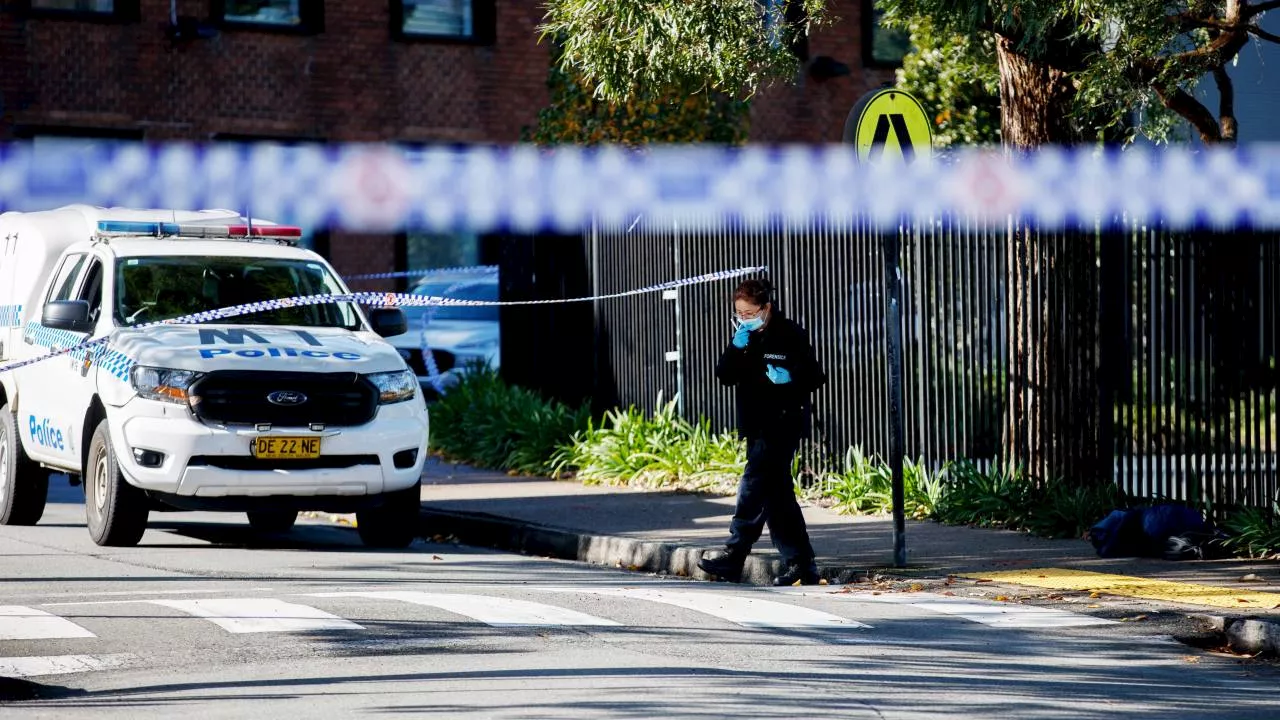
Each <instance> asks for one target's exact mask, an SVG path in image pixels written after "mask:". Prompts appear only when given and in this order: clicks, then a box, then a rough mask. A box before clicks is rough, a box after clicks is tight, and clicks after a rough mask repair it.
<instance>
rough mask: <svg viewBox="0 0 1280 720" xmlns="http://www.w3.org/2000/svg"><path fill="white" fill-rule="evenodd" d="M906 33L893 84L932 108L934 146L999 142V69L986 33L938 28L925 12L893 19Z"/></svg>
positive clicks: (994, 43) (992, 38)
mask: <svg viewBox="0 0 1280 720" xmlns="http://www.w3.org/2000/svg"><path fill="white" fill-rule="evenodd" d="M894 22H895V23H896V24H897V26H899V27H901V28H903V29H905V30H907V31H908V32H910V34H911V51H910V52H909V53H907V56H906V57H905V58H903V60H902V67H901V68H899V69H898V73H897V74H898V87H900V88H902V89H903V90H906V91H907V92H909V93H911V94H912V95H915V96H916V98H918V99H919V100H920V102H921V104H922V105H924V107H926V108H928V110H929V112H931V113H933V114H934V119H933V121H934V128H933V141H934V144H935V145H936V146H938V147H948V146H951V145H992V144H997V143H999V142H1000V70H999V67H998V66H997V64H996V42H995V36H994V35H992V34H991V33H980V34H961V33H955V32H945V31H940V30H939V29H938V28H937V25H936V23H934V22H933V21H932V20H931V19H929V18H927V17H911V18H907V19H898V20H896V21H894Z"/></svg>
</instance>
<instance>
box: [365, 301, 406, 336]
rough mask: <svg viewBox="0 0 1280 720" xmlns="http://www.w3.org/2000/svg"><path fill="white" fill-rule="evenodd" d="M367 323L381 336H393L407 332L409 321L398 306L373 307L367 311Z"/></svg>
mask: <svg viewBox="0 0 1280 720" xmlns="http://www.w3.org/2000/svg"><path fill="white" fill-rule="evenodd" d="M369 324H370V325H372V326H373V331H374V332H376V333H378V334H379V335H381V336H382V337H394V336H396V335H403V334H405V333H407V332H409V321H408V320H406V319H405V317H404V311H403V310H401V309H400V308H374V309H372V310H370V311H369Z"/></svg>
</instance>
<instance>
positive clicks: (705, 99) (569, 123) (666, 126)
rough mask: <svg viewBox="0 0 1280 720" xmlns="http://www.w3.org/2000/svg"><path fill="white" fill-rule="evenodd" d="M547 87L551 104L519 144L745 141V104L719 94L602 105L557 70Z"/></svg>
mask: <svg viewBox="0 0 1280 720" xmlns="http://www.w3.org/2000/svg"><path fill="white" fill-rule="evenodd" d="M547 84H548V87H549V88H550V90H551V104H550V105H549V106H547V107H546V108H544V109H543V110H542V111H540V112H539V113H538V125H537V127H536V128H535V129H534V130H533V131H532V132H529V131H528V130H527V129H526V132H525V133H524V138H523V139H524V140H526V141H532V142H536V143H538V144H539V145H557V144H562V143H573V144H578V145H596V144H600V143H611V144H622V145H629V146H637V145H643V144H646V143H651V142H663V143H721V144H740V143H742V142H744V141H746V138H747V118H748V111H749V105H748V103H747V102H745V101H742V100H735V99H732V98H729V97H726V96H724V95H722V94H717V93H707V92H701V93H693V94H689V93H681V92H673V91H670V90H667V91H665V92H664V91H657V90H651V89H649V88H641V89H638V90H637V91H636V92H635V93H634V94H632V95H630V96H628V97H627V98H626V99H624V100H618V101H610V100H603V99H601V98H598V97H596V96H595V95H594V94H593V93H592V92H591V90H590V89H589V88H588V87H587V84H586V82H585V81H584V79H583V77H582V74H581V73H580V72H578V71H575V70H566V69H564V68H563V67H561V66H559V65H557V64H553V65H552V66H551V70H550V77H549V79H548V83H547Z"/></svg>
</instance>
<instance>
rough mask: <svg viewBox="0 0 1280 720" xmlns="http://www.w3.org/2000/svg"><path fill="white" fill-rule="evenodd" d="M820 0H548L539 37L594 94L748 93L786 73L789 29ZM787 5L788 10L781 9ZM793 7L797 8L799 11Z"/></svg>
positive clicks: (822, 2)
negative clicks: (555, 45) (553, 44)
mask: <svg viewBox="0 0 1280 720" xmlns="http://www.w3.org/2000/svg"><path fill="white" fill-rule="evenodd" d="M826 5H827V2H826V0H778V1H775V2H767V3H762V2H761V1H760V0H699V1H697V2H690V1H689V0H609V1H608V2H599V1H598V0H548V2H547V14H546V18H545V22H544V24H543V25H542V26H541V28H540V30H541V31H542V37H543V38H544V39H545V38H557V39H560V40H562V41H563V52H562V54H561V55H560V58H559V62H560V64H561V66H562V67H564V68H566V69H576V70H577V71H580V72H581V73H582V77H583V78H584V80H585V81H586V83H587V84H588V85H589V86H591V87H592V90H593V93H594V94H595V95H596V96H597V97H600V98H604V99H609V100H615V101H616V100H621V99H624V98H628V97H635V96H639V95H642V94H644V93H647V92H653V91H656V90H660V91H664V92H665V91H667V90H674V91H678V92H682V93H688V94H692V93H701V92H707V91H718V92H723V93H725V94H727V95H730V96H734V97H741V96H744V95H750V94H752V93H754V92H755V90H756V89H757V88H758V87H759V86H760V85H761V84H762V83H763V82H764V81H765V80H766V79H767V78H769V77H779V76H787V75H789V74H793V73H794V72H795V71H796V69H797V67H798V61H797V59H796V57H795V55H794V54H793V53H792V52H791V51H790V50H789V46H790V44H791V40H792V39H793V38H794V36H795V34H796V33H802V32H806V31H807V28H808V26H809V25H812V24H815V23H819V22H821V21H822V20H823V19H824V18H825V9H826ZM788 6H790V12H788ZM797 11H803V12H802V13H798V12H797Z"/></svg>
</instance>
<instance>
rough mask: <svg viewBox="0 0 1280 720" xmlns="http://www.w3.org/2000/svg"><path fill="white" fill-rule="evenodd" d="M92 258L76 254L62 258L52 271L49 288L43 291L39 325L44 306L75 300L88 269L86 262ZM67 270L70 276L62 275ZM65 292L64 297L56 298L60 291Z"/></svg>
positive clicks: (80, 253)
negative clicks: (85, 271)
mask: <svg viewBox="0 0 1280 720" xmlns="http://www.w3.org/2000/svg"><path fill="white" fill-rule="evenodd" d="M92 258H93V255H92V254H91V253H87V252H76V253H71V254H70V255H67V256H66V257H64V258H62V262H61V263H59V264H58V269H57V270H55V271H54V273H53V277H52V278H51V279H50V280H49V288H48V290H46V291H45V294H44V302H43V303H41V305H40V308H41V323H43V322H44V317H43V313H44V306H45V305H48V304H49V303H51V302H67V301H70V300H77V299H79V298H78V294H79V292H80V282H81V280H83V275H84V270H85V268H86V267H88V261H89V260H90V259H92ZM64 270H68V271H70V274H67V275H63V274H62V273H63V271H64ZM64 289H65V290H66V291H67V295H66V297H63V298H58V297H57V296H58V295H61V294H62V292H61V291H62V290H64Z"/></svg>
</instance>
